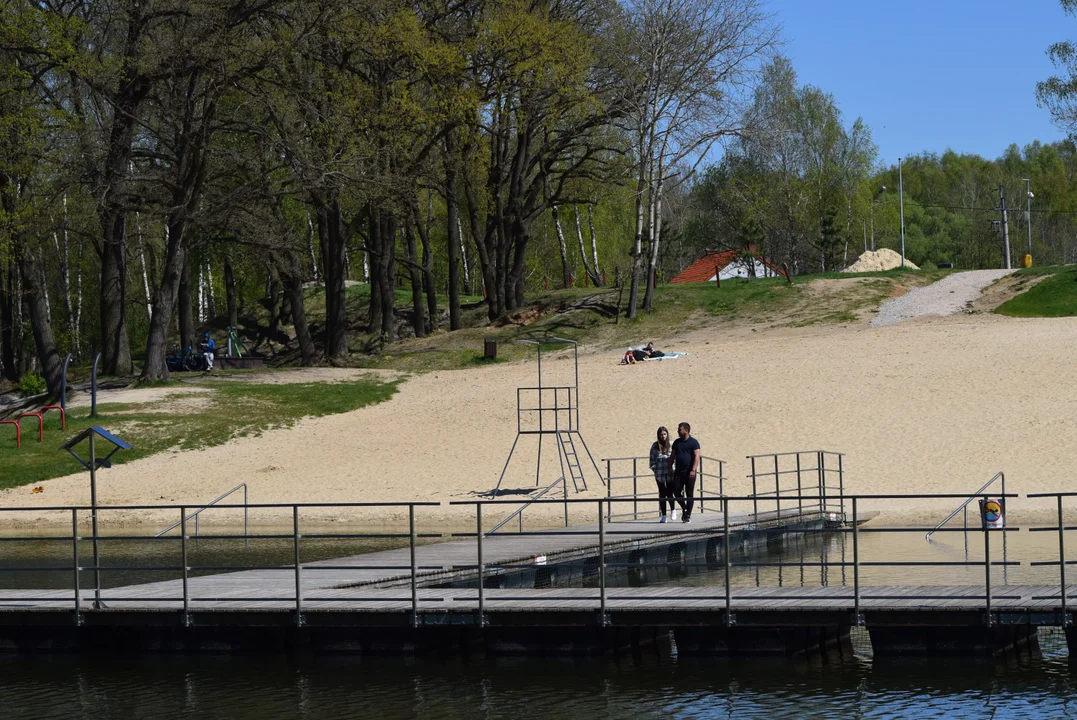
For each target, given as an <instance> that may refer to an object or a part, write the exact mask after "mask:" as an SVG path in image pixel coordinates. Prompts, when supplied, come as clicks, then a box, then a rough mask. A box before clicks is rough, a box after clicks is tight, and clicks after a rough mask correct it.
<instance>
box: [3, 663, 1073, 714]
mask: <svg viewBox="0 0 1077 720" xmlns="http://www.w3.org/2000/svg"><path fill="white" fill-rule="evenodd" d="M0 677H2V679H0V692H2V694H3V697H4V701H5V712H4V717H5V718H14V719H19V718H111V717H116V718H120V717H122V718H140V717H175V718H266V717H274V718H352V717H354V718H369V717H377V718H378V719H379V720H395V719H396V718H422V719H424V720H425V719H431V720H433V719H440V718H556V719H557V720H566V719H569V718H587V719H588V720H594V719H595V718H629V717H639V718H663V719H665V718H727V717H728V718H734V717H735V718H757V717H758V718H763V717H765V718H770V719H771V720H774V719H779V718H805V717H807V718H815V717H818V718H834V717H865V718H876V717H925V718H926V717H955V718H988V717H995V718H1000V717H1022V718H1027V717H1065V716H1068V715H1069V714H1070V713H1071V712H1072V711H1073V709H1074V708H1073V703H1072V701H1071V699H1070V696H1071V694H1072V692H1073V690H1074V673H1073V670H1072V669H1071V667H1070V665H1069V664H1068V663H1067V662H1066V661H1064V660H1057V659H1055V660H1047V661H1042V662H1037V663H1031V664H1027V665H1023V666H1005V665H997V664H994V663H990V662H973V661H962V662H960V663H956V662H953V661H946V662H943V661H905V662H894V661H890V662H887V663H886V664H875V665H873V664H871V663H852V664H843V665H828V664H822V663H808V662H798V661H789V662H784V663H783V662H775V661H773V660H768V661H746V660H737V661H736V662H727V661H722V660H711V659H701V658H692V659H690V660H678V659H677V658H665V659H660V658H656V657H651V656H642V657H640V656H636V657H619V658H613V659H606V660H568V659H510V660H494V659H471V660H457V659H438V660H429V659H427V660H405V659H385V658H378V659H363V658H357V657H321V658H307V657H304V658H291V659H288V658H281V659H271V658H262V657H257V656H197V657H191V656H188V657H160V656H159V657H150V658H139V659H138V660H126V659H119V658H94V659H92V660H79V659H75V658H70V657H24V658H18V659H13V658H9V659H7V660H0Z"/></svg>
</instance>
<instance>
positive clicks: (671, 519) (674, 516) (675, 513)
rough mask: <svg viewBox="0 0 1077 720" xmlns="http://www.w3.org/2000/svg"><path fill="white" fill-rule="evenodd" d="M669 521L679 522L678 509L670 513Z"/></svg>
mask: <svg viewBox="0 0 1077 720" xmlns="http://www.w3.org/2000/svg"><path fill="white" fill-rule="evenodd" d="M669 521H670V522H677V510H676V508H674V509H673V511H672V512H670V514H669Z"/></svg>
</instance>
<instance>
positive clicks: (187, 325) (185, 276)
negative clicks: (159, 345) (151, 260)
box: [163, 227, 195, 377]
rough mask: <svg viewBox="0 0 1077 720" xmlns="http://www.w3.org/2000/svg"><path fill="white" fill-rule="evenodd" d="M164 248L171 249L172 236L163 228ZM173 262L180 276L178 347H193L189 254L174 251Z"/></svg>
mask: <svg viewBox="0 0 1077 720" xmlns="http://www.w3.org/2000/svg"><path fill="white" fill-rule="evenodd" d="M165 246H166V247H172V246H173V242H172V236H171V235H170V234H169V230H168V228H167V227H166V228H165ZM174 253H175V255H174V256H173V261H176V262H179V263H180V275H179V287H178V291H177V292H178V299H177V302H178V303H179V334H180V347H182V348H187V347H192V348H193V347H194V346H195V342H194V333H195V326H194V307H193V305H192V301H193V298H192V297H191V258H190V254H189V253H186V252H182V253H181V252H179V250H178V249H177V250H175V251H174ZM163 274H164V276H165V277H167V275H168V254H167V251H166V254H165V268H164V271H163ZM166 377H167V376H166Z"/></svg>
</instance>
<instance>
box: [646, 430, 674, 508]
mask: <svg viewBox="0 0 1077 720" xmlns="http://www.w3.org/2000/svg"><path fill="white" fill-rule="evenodd" d="M672 452H673V446H672V445H670V442H669V430H666V429H665V428H664V427H660V428H658V440H656V441H655V443H654V444H653V445H651V462H650V465H651V472H653V473H654V481H655V483H656V484H657V485H658V511H659V512H660V513H661V517H659V518H658V522H660V523H664V522H667V520H666V508H667V506H668V508H669V512H670V515H671V516H672V520H674V521H675V520H676V519H677V507H676V505H675V504H674V501H673V487H672V482H671V481H672V480H673V477H672V473H671V472H670V470H669V456H670V454H671V453H672Z"/></svg>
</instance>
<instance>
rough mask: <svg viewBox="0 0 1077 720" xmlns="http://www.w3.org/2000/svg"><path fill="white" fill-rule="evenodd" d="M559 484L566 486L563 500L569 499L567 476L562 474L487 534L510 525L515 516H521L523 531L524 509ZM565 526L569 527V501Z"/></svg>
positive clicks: (521, 530)
mask: <svg viewBox="0 0 1077 720" xmlns="http://www.w3.org/2000/svg"><path fill="white" fill-rule="evenodd" d="M558 484H560V485H561V487H562V488H564V491H565V494H564V498H563V500H568V483H566V482H565V476H564V475H562V476H561V477H559V478H557V479H556V480H554V481H553V482H552V483H550V484H549V485H547V486H546V487H544V488H542V490H540V491H538V492H537V493H536V494H535V496H534V497H532V498H530V499H529V500H528V501H527V502H525V503H524V504H523V505H521V506H520V507H518V508H516V510H514V511H512V513H510V514H509V516H508V517H506V518H505V519H504V520H502V521H501V522H499V523H498V524H497V525H495V526H494V527H493V529H492V530H490V531H488V532H487V533H486V534H487V535H493V534H494V533H496V532H497V531H498V530H500V529H501V528H503V527H504V526H505V525H508V524H509V522H510V521H511V520H512V519H513V518H519V521H520V532H523V531H524V510H526V509H527V508H529V507H531V505H532V504H533V503H534V502H535V501H537V500H541V499H542V496H543V495H545V494H546V493H548V492H549V491H550V490H553V489H554V488H555V487H557V485H558ZM565 527H568V503H567V502H566V503H565Z"/></svg>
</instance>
